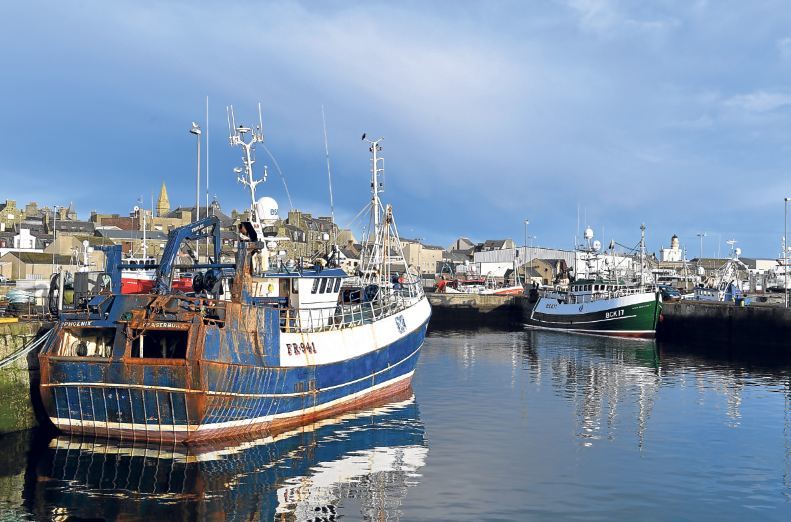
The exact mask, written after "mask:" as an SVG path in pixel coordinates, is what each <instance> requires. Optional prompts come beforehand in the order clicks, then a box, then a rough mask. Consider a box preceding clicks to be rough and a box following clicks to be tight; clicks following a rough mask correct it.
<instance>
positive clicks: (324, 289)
mask: <svg viewBox="0 0 791 522" xmlns="http://www.w3.org/2000/svg"><path fill="white" fill-rule="evenodd" d="M320 288H321V289H320V290H319V293H320V294H323V293H326V292H327V278H326V277H322V278H321V287H320Z"/></svg>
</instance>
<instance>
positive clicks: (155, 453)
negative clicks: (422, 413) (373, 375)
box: [35, 389, 428, 520]
mask: <svg viewBox="0 0 791 522" xmlns="http://www.w3.org/2000/svg"><path fill="white" fill-rule="evenodd" d="M427 453H428V448H427V445H426V440H425V437H424V430H423V425H422V424H421V422H420V419H419V416H418V409H417V404H416V403H415V399H414V396H413V395H412V392H411V389H410V390H407V391H406V392H404V393H402V394H400V395H399V396H398V397H396V398H395V402H388V403H387V404H382V405H378V406H375V407H372V408H370V409H367V410H365V411H360V412H355V413H347V414H345V415H343V416H339V417H335V418H332V419H327V420H324V421H321V422H319V423H315V424H312V425H308V426H305V427H302V428H299V429H297V430H294V431H290V432H285V433H281V434H279V435H275V436H267V437H262V438H259V439H246V440H234V441H225V443H223V444H219V443H215V444H208V445H202V446H197V447H195V446H190V447H185V446H183V445H178V444H169V445H152V444H147V445H134V444H131V443H130V444H123V443H115V442H112V441H108V440H106V439H92V438H85V437H83V438H78V437H59V438H56V439H53V440H52V441H51V442H50V444H49V448H48V450H47V453H46V455H45V456H43V457H42V459H41V460H40V461H39V466H38V480H37V486H36V488H37V489H39V488H41V489H42V491H38V492H37V493H36V495H35V496H36V499H37V500H36V507H35V510H36V515H37V516H43V517H51V516H54V515H56V513H54V512H53V511H52V509H53V508H52V506H58V507H57V508H54V509H56V510H57V511H58V513H57V514H61V515H66V516H76V517H90V516H96V514H97V513H104V516H108V517H110V518H112V517H113V516H114V515H120V514H123V515H124V516H127V517H131V518H138V517H139V518H143V517H155V518H156V519H163V518H165V517H167V516H177V517H179V518H184V517H194V516H198V517H200V518H206V517H208V518H218V517H219V518H226V517H232V518H234V519H244V520H259V519H261V520H266V519H271V518H273V517H274V516H281V515H283V516H286V518H287V519H291V518H292V517H295V518H296V519H298V520H305V519H308V518H309V519H314V518H315V517H319V519H328V520H332V519H334V518H335V517H337V516H341V515H342V513H343V511H344V510H345V509H351V508H350V507H348V506H345V504H346V503H347V502H346V501H347V499H353V500H348V503H350V504H352V503H353V505H354V506H359V510H360V512H361V514H362V515H363V516H364V517H366V518H368V517H370V518H391V517H392V516H394V515H395V516H396V517H397V516H398V514H399V509H400V506H401V503H402V501H403V498H404V496H405V495H406V493H407V489H408V488H409V487H411V486H414V485H415V484H417V481H418V479H419V473H420V469H421V468H422V467H423V466H424V465H425V461H426V456H427ZM355 510H356V508H355Z"/></svg>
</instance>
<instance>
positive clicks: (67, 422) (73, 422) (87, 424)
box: [50, 370, 415, 433]
mask: <svg viewBox="0 0 791 522" xmlns="http://www.w3.org/2000/svg"><path fill="white" fill-rule="evenodd" d="M414 373H415V370H412V371H411V372H409V373H406V374H404V375H399V376H398V377H396V378H395V379H391V380H389V381H385V382H381V383H379V384H376V385H374V386H371V387H370V388H366V389H365V390H361V391H359V392H357V393H353V394H351V395H346V396H344V397H341V398H339V399H335V400H333V401H329V402H325V403H323V404H319V405H317V406H314V407H311V408H304V409H301V410H294V411H289V412H283V413H277V414H274V415H265V416H263V417H255V418H252V419H241V420H235V421H226V422H217V423H212V424H200V425H189V426H187V425H185V424H176V425H170V426H166V425H156V424H140V423H131V422H105V421H86V420H82V421H81V420H77V419H62V418H60V417H50V420H51V421H52V423H53V424H54V425H55V426H58V427H82V428H101V429H103V430H107V429H114V430H127V431H140V432H154V433H156V432H158V431H166V432H196V431H200V432H205V431H213V430H219V429H227V428H237V427H240V426H249V425H252V424H262V423H265V422H272V421H275V420H281V419H289V418H292V417H298V416H301V415H305V414H311V413H318V412H321V411H323V410H326V409H329V408H332V407H334V406H337V405H340V404H343V403H345V402H350V401H353V400H354V399H357V398H360V397H363V396H365V395H367V394H369V393H371V392H374V391H376V390H379V389H382V388H387V387H388V386H392V385H394V384H397V383H399V382H401V381H403V380H404V379H411V378H412V375H413V374H414Z"/></svg>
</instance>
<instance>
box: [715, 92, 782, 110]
mask: <svg viewBox="0 0 791 522" xmlns="http://www.w3.org/2000/svg"><path fill="white" fill-rule="evenodd" d="M724 104H725V105H726V106H728V107H735V108H739V109H743V110H745V111H750V112H758V113H763V112H771V111H774V110H776V109H779V108H782V107H785V106H787V105H791V94H789V93H787V92H768V91H764V90H758V91H754V92H751V93H748V94H739V95H737V96H733V97H731V98H728V99H726V100H725V102H724Z"/></svg>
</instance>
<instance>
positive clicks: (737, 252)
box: [736, 247, 742, 257]
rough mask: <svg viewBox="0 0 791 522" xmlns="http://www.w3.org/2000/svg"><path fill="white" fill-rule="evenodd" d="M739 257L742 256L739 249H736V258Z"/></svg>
mask: <svg viewBox="0 0 791 522" xmlns="http://www.w3.org/2000/svg"><path fill="white" fill-rule="evenodd" d="M740 255H742V249H741V248H739V247H736V257H739V256H740Z"/></svg>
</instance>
